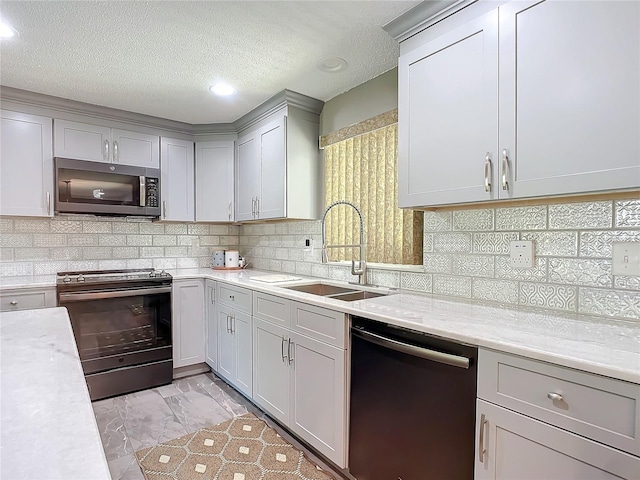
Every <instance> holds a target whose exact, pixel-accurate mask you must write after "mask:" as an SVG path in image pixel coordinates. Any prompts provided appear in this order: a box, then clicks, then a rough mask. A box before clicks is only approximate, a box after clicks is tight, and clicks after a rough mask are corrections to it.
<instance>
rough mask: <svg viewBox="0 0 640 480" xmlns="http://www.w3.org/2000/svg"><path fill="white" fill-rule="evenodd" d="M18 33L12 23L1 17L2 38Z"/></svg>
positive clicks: (0, 36) (0, 29) (0, 32)
mask: <svg viewBox="0 0 640 480" xmlns="http://www.w3.org/2000/svg"><path fill="white" fill-rule="evenodd" d="M15 34H16V31H15V30H14V29H13V27H12V26H11V25H9V24H8V23H7V22H6V21H4V20H3V19H2V18H0V38H11V37H13V36H14V35H15Z"/></svg>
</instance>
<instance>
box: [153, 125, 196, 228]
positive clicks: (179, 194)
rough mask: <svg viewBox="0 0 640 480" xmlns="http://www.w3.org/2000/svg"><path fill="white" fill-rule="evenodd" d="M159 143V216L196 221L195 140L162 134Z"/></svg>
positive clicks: (164, 218) (169, 219)
mask: <svg viewBox="0 0 640 480" xmlns="http://www.w3.org/2000/svg"><path fill="white" fill-rule="evenodd" d="M160 143H161V146H160V175H161V178H160V192H161V200H162V213H161V215H160V218H161V219H162V220H167V221H174V222H176V221H180V222H193V220H194V218H195V208H194V182H193V142H189V141H185V140H176V139H173V138H165V137H163V138H162V141H161V142H160Z"/></svg>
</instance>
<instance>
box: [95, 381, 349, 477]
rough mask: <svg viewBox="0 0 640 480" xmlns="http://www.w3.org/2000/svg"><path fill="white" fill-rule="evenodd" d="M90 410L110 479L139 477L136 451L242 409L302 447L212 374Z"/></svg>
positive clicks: (110, 400) (105, 402)
mask: <svg viewBox="0 0 640 480" xmlns="http://www.w3.org/2000/svg"><path fill="white" fill-rule="evenodd" d="M93 411H94V413H95V415H96V420H97V423H98V428H99V430H100V437H101V439H102V445H103V447H104V451H105V454H106V457H107V462H108V463H109V470H110V471H111V477H112V479H113V480H144V477H143V475H142V472H141V471H140V468H139V467H138V463H137V462H136V458H135V453H134V452H135V451H137V450H140V449H142V448H145V447H151V446H153V445H156V444H158V443H161V442H165V441H168V440H172V439H174V438H178V437H180V436H182V435H186V434H187V433H191V432H195V431H196V430H198V429H199V428H202V427H206V426H208V425H215V424H218V423H222V422H224V421H225V420H228V419H230V418H232V417H234V416H238V415H244V414H245V413H247V412H251V413H253V414H254V415H256V416H257V417H259V418H262V419H263V420H265V421H267V423H268V424H269V425H270V426H272V427H274V428H276V430H278V431H279V432H280V433H281V434H282V435H283V436H284V437H285V438H286V439H287V440H288V441H289V442H291V443H292V444H293V445H294V446H296V447H297V448H300V449H301V450H303V451H306V449H304V447H302V445H300V444H299V443H298V442H296V441H295V440H294V439H292V438H291V437H290V436H289V435H287V434H285V433H284V432H282V429H281V428H279V427H278V426H277V425H274V423H273V422H272V421H271V420H270V419H269V418H267V417H266V416H265V414H264V412H262V411H261V410H259V409H258V408H257V407H256V406H255V405H253V404H252V403H251V402H249V401H248V400H246V399H245V398H244V397H243V396H242V395H240V394H239V393H237V392H236V391H235V390H234V389H232V388H231V387H229V386H228V385H227V384H226V383H225V382H224V381H222V380H221V379H219V378H218V377H216V376H215V375H213V374H212V373H205V374H201V375H195V376H192V377H186V378H181V379H179V380H175V381H174V382H173V383H172V384H171V385H166V386H163V387H158V388H152V389H149V390H143V391H141V392H136V393H130V394H128V395H122V396H120V397H114V398H108V399H106V400H99V401H97V402H94V403H93ZM307 453H308V454H309V452H307ZM309 457H310V458H311V459H312V460H313V461H315V462H316V463H318V464H319V465H320V466H322V467H323V468H325V470H329V471H331V470H330V469H329V468H328V467H327V465H325V464H323V462H321V461H319V460H318V459H317V458H316V457H315V456H314V455H313V454H309ZM333 473H334V475H336V478H340V477H339V476H337V474H336V473H335V472H333Z"/></svg>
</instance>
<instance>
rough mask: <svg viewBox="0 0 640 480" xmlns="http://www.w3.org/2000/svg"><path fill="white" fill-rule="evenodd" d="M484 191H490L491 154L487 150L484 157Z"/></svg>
mask: <svg viewBox="0 0 640 480" xmlns="http://www.w3.org/2000/svg"><path fill="white" fill-rule="evenodd" d="M484 191H485V192H490V191H491V154H490V153H489V152H487V155H486V156H485V157H484Z"/></svg>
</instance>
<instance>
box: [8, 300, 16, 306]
mask: <svg viewBox="0 0 640 480" xmlns="http://www.w3.org/2000/svg"><path fill="white" fill-rule="evenodd" d="M17 304H18V301H17V300H11V301H10V302H9V305H13V306H14V307H15V306H16V305H17Z"/></svg>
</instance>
